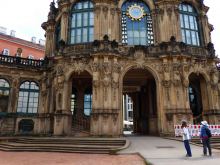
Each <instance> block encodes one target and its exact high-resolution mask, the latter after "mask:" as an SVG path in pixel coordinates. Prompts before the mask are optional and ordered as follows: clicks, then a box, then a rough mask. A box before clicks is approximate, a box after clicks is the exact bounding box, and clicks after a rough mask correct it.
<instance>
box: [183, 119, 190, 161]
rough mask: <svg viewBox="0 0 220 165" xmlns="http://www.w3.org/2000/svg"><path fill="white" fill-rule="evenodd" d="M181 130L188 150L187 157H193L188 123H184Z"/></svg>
mask: <svg viewBox="0 0 220 165" xmlns="http://www.w3.org/2000/svg"><path fill="white" fill-rule="evenodd" d="M181 128H182V136H183V142H184V146H185V149H186V157H192V152H191V148H190V145H189V140H190V139H191V135H190V131H189V128H188V126H187V122H186V121H182V126H181Z"/></svg>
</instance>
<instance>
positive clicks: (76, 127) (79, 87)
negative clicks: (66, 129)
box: [69, 71, 92, 135]
mask: <svg viewBox="0 0 220 165" xmlns="http://www.w3.org/2000/svg"><path fill="white" fill-rule="evenodd" d="M69 92H70V100H69V109H70V110H71V113H72V132H73V134H75V135H78V134H79V133H86V132H87V133H89V131H90V115H91V111H92V76H91V75H90V74H89V73H88V72H86V71H84V72H82V73H80V74H77V73H74V74H73V75H72V77H71V80H70V90H69Z"/></svg>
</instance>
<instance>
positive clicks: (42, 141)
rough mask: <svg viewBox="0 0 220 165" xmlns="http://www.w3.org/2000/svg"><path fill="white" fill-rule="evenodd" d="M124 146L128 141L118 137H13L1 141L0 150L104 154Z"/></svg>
mask: <svg viewBox="0 0 220 165" xmlns="http://www.w3.org/2000/svg"><path fill="white" fill-rule="evenodd" d="M125 146H128V141H127V140H124V139H118V138H117V139H114V138H112V139H111V138H109V139H105V138H81V139H80V138H14V139H5V140H4V141H2V142H1V143H0V150H2V151H41V152H71V153H72V152H74V153H103V154H104V153H105V154H106V153H113V152H116V151H118V150H120V149H122V148H125Z"/></svg>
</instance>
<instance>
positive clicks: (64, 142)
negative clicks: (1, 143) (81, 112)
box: [11, 139, 125, 146]
mask: <svg viewBox="0 0 220 165" xmlns="http://www.w3.org/2000/svg"><path fill="white" fill-rule="evenodd" d="M11 142H16V143H23V144H32V143H34V144H69V145H70V144H77V145H104V146H105V145H112V146H115V145H119V146H123V145H124V144H125V142H124V141H115V142H114V141H68V140H67V141H36V140H34V141H30V140H25V139H23V140H22V139H21V140H11Z"/></svg>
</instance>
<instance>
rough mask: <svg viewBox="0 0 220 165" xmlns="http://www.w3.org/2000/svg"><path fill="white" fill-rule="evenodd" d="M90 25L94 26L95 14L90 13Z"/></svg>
mask: <svg viewBox="0 0 220 165" xmlns="http://www.w3.org/2000/svg"><path fill="white" fill-rule="evenodd" d="M89 25H90V26H93V25H94V14H93V12H90V13H89Z"/></svg>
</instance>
